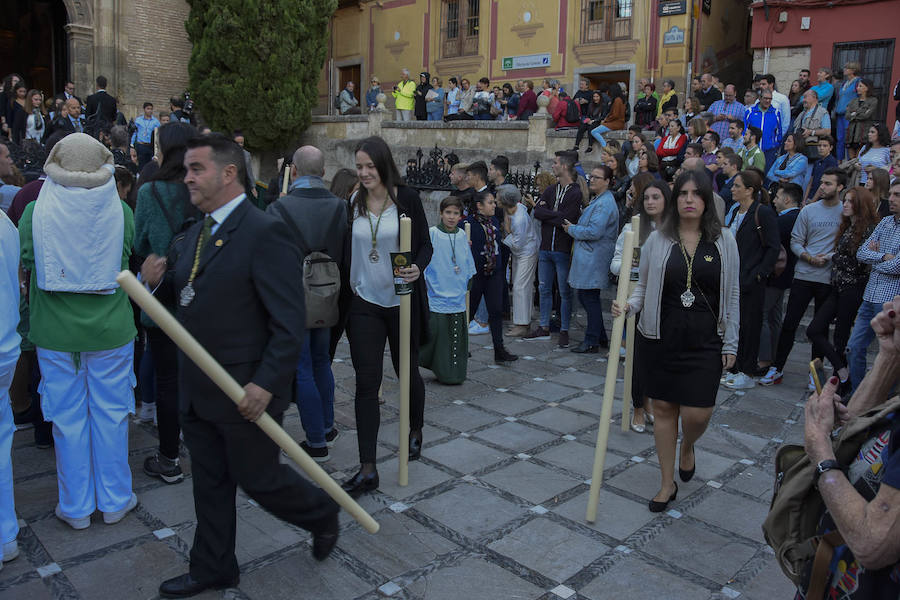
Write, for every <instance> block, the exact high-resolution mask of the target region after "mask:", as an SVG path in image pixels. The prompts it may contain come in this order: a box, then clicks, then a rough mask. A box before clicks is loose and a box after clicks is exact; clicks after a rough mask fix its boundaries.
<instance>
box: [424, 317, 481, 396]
mask: <svg viewBox="0 0 900 600" xmlns="http://www.w3.org/2000/svg"><path fill="white" fill-rule="evenodd" d="M429 327H430V329H431V339H429V340H428V343H427V344H424V345H422V346H421V347H420V348H419V365H420V366H422V367H425V368H426V369H430V370H431V371H432V372H433V373H434V375H435V377H437V380H438V381H439V382H441V383H444V384H459V383H462V382H463V381H465V380H466V369H467V368H468V364H469V329H468V327H469V322H468V319H467V318H466V313H464V312H461V313H453V314H443V313H434V312H433V313H431V317H430V319H429Z"/></svg>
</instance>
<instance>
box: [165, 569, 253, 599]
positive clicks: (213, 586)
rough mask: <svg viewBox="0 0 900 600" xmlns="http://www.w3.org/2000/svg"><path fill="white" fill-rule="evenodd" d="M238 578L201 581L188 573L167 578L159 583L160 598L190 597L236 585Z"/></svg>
mask: <svg viewBox="0 0 900 600" xmlns="http://www.w3.org/2000/svg"><path fill="white" fill-rule="evenodd" d="M238 583H240V580H239V579H235V580H233V581H224V582H223V581H219V582H207V583H203V582H200V581H197V580H196V579H194V578H193V577H191V574H190V573H185V574H184V575H179V576H178V577H173V578H172V579H167V580H165V581H163V582H162V583H161V584H160V585H159V595H160V597H161V598H190V597H191V596H196V595H197V594H199V593H201V592H205V591H206V590H224V589H225V588H231V587H237V585H238Z"/></svg>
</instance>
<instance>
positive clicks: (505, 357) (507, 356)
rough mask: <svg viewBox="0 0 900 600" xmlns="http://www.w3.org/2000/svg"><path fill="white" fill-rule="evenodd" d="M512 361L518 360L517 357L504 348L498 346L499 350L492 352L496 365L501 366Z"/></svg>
mask: <svg viewBox="0 0 900 600" xmlns="http://www.w3.org/2000/svg"><path fill="white" fill-rule="evenodd" d="M514 360H519V357H518V356H516V355H515V354H513V353H512V352H510V351H509V350H507V349H506V348H505V347H503V346H500V349H499V350H494V362H495V363H496V364H498V365H502V364H503V363H508V362H513V361H514Z"/></svg>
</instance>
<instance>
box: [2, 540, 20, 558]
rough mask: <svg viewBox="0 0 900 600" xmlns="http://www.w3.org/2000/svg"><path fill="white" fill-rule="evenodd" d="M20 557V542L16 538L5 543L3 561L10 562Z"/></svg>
mask: <svg viewBox="0 0 900 600" xmlns="http://www.w3.org/2000/svg"><path fill="white" fill-rule="evenodd" d="M18 557H19V544H18V542H16V540H13V541H11V542H6V543H5V544H3V561H2V562H9V561H11V560H13V559H16V558H18Z"/></svg>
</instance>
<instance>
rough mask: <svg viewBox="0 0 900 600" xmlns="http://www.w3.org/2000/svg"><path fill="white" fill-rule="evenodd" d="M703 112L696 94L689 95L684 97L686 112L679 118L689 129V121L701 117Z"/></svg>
mask: <svg viewBox="0 0 900 600" xmlns="http://www.w3.org/2000/svg"><path fill="white" fill-rule="evenodd" d="M701 112H702V111H701V109H700V101H699V100H698V99H697V98H696V97H694V96H688V97H687V98H685V99H684V114H682V115H681V117H680V118H679V119H678V120H679V121H681V124H682V126H684V128H685V129H687V126H688V123H690V122H691V121H692V120H694V119H695V118H696V117H699V116H700V113H701Z"/></svg>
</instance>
